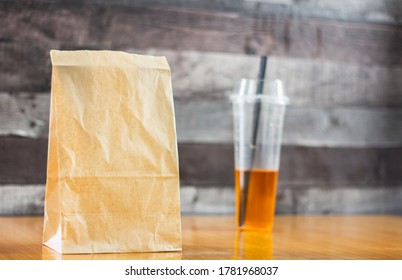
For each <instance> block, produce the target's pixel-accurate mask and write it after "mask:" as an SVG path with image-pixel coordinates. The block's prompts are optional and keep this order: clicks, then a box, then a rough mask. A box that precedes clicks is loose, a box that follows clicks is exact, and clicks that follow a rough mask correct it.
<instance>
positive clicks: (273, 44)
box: [0, 1, 402, 91]
mask: <svg viewBox="0 0 402 280" xmlns="http://www.w3.org/2000/svg"><path fill="white" fill-rule="evenodd" d="M142 3H143V2H142ZM218 5H219V4H218ZM260 10H261V9H260V7H259V6H258V5H257V6H256V7H255V8H252V11H251V12H250V11H247V10H245V11H243V10H237V11H236V10H230V9H229V10H224V9H223V10H219V9H214V6H211V7H208V6H206V7H205V8H204V9H200V8H197V7H192V6H191V5H190V6H188V7H186V6H185V5H184V6H182V5H178V4H177V5H175V4H173V5H170V6H169V5H168V6H161V5H146V4H144V5H141V4H138V5H133V6H120V5H107V4H105V3H102V2H97V3H89V2H81V1H73V2H65V1H61V2H54V3H53V2H48V1H35V2H31V1H18V2H12V1H2V2H1V3H0V15H1V17H0V20H1V21H0V24H1V25H2V26H3V28H2V29H1V30H0V38H1V42H0V60H1V61H3V63H2V64H1V65H0V73H1V76H0V83H1V84H2V88H1V90H9V91H44V90H46V89H48V88H49V85H50V60H49V57H48V53H49V50H50V49H111V50H127V49H132V48H136V49H147V48H155V47H158V48H166V49H173V50H198V51H212V52H213V51H215V52H227V53H246V54H259V55H261V54H269V55H271V56H272V55H274V56H286V57H298V58H308V59H316V58H318V59H326V60H334V61H343V62H347V63H351V62H356V63H362V64H384V65H401V64H402V58H401V56H400V55H399V54H400V50H401V49H402V46H401V44H400V42H401V38H402V30H401V29H400V27H399V26H396V25H387V24H372V23H355V22H344V21H337V20H324V19H316V18H304V17H293V16H292V15H281V14H275V13H274V14H272V13H271V14H268V13H266V14H265V13H261V12H260ZM16 30H18V32H16ZM14 61H18V63H14ZM22 77H23V78H25V79H22Z"/></svg>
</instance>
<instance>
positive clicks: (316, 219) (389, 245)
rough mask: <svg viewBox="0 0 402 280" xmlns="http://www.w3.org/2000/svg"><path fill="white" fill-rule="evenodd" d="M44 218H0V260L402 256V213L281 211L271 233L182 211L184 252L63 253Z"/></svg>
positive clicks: (226, 219)
mask: <svg viewBox="0 0 402 280" xmlns="http://www.w3.org/2000/svg"><path fill="white" fill-rule="evenodd" d="M42 225H43V219H42V218H41V217H0V259H92V260H93V259H159V260H160V259H162V260H163V259H186V260H187V259H212V260H216V259H229V260H230V259H286V260H290V259H315V260H316V259H402V217H401V216H277V217H276V221H275V226H274V230H273V232H272V234H267V233H264V232H238V231H237V230H236V227H235V219H234V217H233V216H183V218H182V228H183V251H182V252H169V253H130V254H84V255H61V254H58V253H55V252H53V251H52V250H50V249H48V248H47V247H45V246H42V244H41V238H42Z"/></svg>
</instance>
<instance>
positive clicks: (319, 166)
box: [0, 138, 402, 187]
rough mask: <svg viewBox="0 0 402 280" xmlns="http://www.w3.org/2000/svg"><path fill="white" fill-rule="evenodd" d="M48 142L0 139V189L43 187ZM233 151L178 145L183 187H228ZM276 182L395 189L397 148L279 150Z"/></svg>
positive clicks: (400, 158)
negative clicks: (393, 187) (278, 178)
mask: <svg viewBox="0 0 402 280" xmlns="http://www.w3.org/2000/svg"><path fill="white" fill-rule="evenodd" d="M46 155H47V139H39V140H32V139H24V138H0V184H27V183H28V184H36V183H45V180H46V161H47V157H46ZM233 157H234V154H233V145H232V144H197V143H179V162H180V180H181V183H182V184H184V185H196V186H208V185H209V186H217V185H222V186H227V185H233V168H234V162H233ZM280 168H281V173H280V181H281V182H282V183H283V184H285V185H292V186H295V187H297V186H308V185H322V186H323V185H327V186H328V187H331V186H341V187H342V186H343V187H347V186H372V187H374V186H378V185H380V186H391V187H392V186H399V185H401V184H402V173H401V172H400V170H401V168H402V149H401V148H365V149H360V148H316V147H299V146H283V148H282V155H281V167H280Z"/></svg>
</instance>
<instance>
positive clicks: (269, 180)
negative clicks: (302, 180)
mask: <svg viewBox="0 0 402 280" xmlns="http://www.w3.org/2000/svg"><path fill="white" fill-rule="evenodd" d="M277 182H278V171H277V170H260V169H256V170H238V169H237V170H235V185H236V186H235V188H236V218H237V221H238V225H239V226H241V227H242V228H244V229H262V230H271V229H272V225H273V222H274V214H275V197H276V187H277ZM246 184H247V185H246ZM245 186H247V194H246V200H245V206H243V207H241V203H242V201H244V200H243V199H242V196H243V195H244V191H243V190H244V187H245ZM241 209H242V210H243V211H245V212H244V215H243V217H244V221H243V222H244V224H243V226H242V225H240V211H241Z"/></svg>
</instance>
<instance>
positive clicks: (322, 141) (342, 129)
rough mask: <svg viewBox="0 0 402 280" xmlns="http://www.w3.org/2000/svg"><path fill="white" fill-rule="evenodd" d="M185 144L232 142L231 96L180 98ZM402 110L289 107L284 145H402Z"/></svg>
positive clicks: (181, 138)
mask: <svg viewBox="0 0 402 280" xmlns="http://www.w3.org/2000/svg"><path fill="white" fill-rule="evenodd" d="M175 108H176V122H177V134H178V139H179V141H181V142H203V143H232V142H233V131H232V127H233V123H232V112H231V110H232V108H231V104H230V102H229V98H227V99H226V100H215V101H204V100H202V101H180V100H178V101H176V102H175ZM401 140H402V110H401V109H399V108H381V107H360V106H345V107H335V106H334V107H307V106H303V107H299V106H288V108H287V110H286V116H285V124H284V130H283V140H282V143H283V144H285V145H299V146H310V147H360V148H362V147H400V146H401V144H402V142H401Z"/></svg>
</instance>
